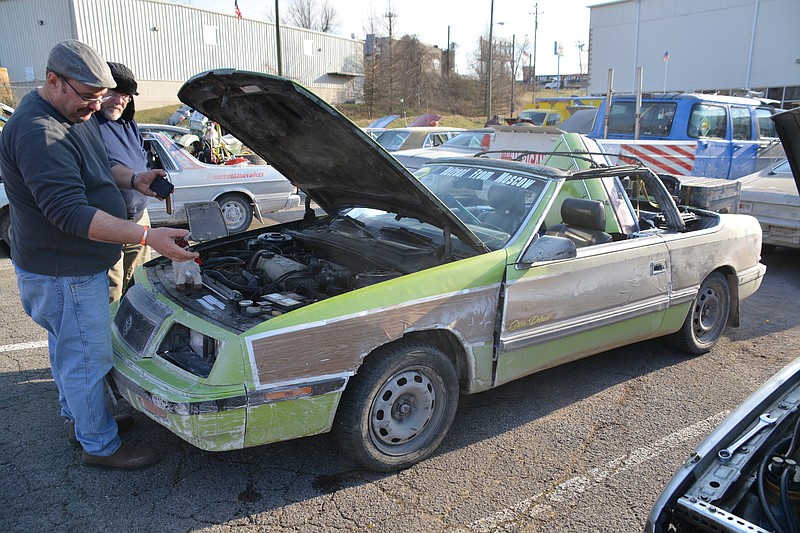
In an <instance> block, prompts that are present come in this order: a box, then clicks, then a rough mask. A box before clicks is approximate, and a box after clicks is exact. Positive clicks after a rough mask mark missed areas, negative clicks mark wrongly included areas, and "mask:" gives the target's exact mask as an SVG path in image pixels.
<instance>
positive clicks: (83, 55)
mask: <svg viewBox="0 0 800 533" xmlns="http://www.w3.org/2000/svg"><path fill="white" fill-rule="evenodd" d="M47 68H48V69H49V70H52V71H53V72H55V73H57V74H61V75H62V76H65V77H67V78H72V79H73V80H75V81H78V82H80V83H83V84H85V85H89V86H90V87H103V88H114V87H116V85H117V82H115V81H114V78H113V76H111V69H109V68H108V64H106V62H105V60H104V59H103V58H102V57H100V54H98V53H97V52H96V51H95V50H94V48H92V47H91V46H89V45H88V44H85V43H82V42H80V41H76V40H74V39H69V40H66V41H62V42H60V43H58V44H57V45H55V46H54V47H53V49H52V50H50V57H48V58H47Z"/></svg>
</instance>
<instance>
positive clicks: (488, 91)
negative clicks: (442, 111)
mask: <svg viewBox="0 0 800 533" xmlns="http://www.w3.org/2000/svg"><path fill="white" fill-rule="evenodd" d="M493 29H494V0H492V3H491V6H490V11H489V64H488V65H487V67H486V69H487V76H486V78H487V80H486V85H487V89H486V122H489V121H490V120H492V46H493V44H492V30H493Z"/></svg>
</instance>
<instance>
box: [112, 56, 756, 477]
mask: <svg viewBox="0 0 800 533" xmlns="http://www.w3.org/2000/svg"><path fill="white" fill-rule="evenodd" d="M179 95H180V97H181V98H182V99H183V100H184V101H185V102H187V103H188V104H190V105H192V107H194V108H195V109H198V110H200V111H202V112H203V113H204V114H207V115H208V116H210V117H213V119H214V120H216V121H219V123H220V124H221V125H222V126H224V127H226V128H227V129H229V130H231V131H232V132H233V133H234V134H236V135H237V137H240V138H241V139H242V140H243V141H244V142H245V143H246V144H247V145H248V146H251V147H252V148H253V149H254V150H255V151H256V152H258V153H259V154H260V155H262V156H263V157H265V158H266V159H268V160H270V161H272V162H273V163H274V164H275V166H276V168H278V169H279V170H280V171H281V172H282V173H283V174H284V175H285V176H287V178H288V179H289V180H290V181H291V182H292V183H293V184H295V185H297V186H298V187H300V188H301V189H302V190H303V191H305V192H306V193H307V195H308V197H309V198H310V199H311V200H313V201H315V202H316V203H317V204H319V205H320V206H321V207H322V208H323V209H324V211H325V212H326V216H323V217H316V216H314V214H313V213H311V212H308V213H306V216H305V217H304V220H301V221H297V222H291V223H287V224H282V225H279V226H273V227H269V228H264V229H259V230H252V231H249V232H247V233H244V234H241V235H236V236H230V237H226V238H223V239H219V240H216V241H211V242H208V243H204V244H201V245H198V246H197V247H196V249H197V250H198V252H199V253H200V256H201V259H202V262H203V267H202V268H203V288H198V289H191V290H189V291H185V290H180V289H178V288H177V286H176V284H175V281H174V276H173V272H172V266H171V264H170V262H169V261H166V260H164V259H163V258H162V259H156V260H154V261H151V262H150V263H148V264H147V265H145V266H144V267H143V268H140V269H138V270H137V271H136V275H135V283H134V284H133V286H132V287H131V288H129V290H128V291H127V292H126V293H125V295H124V297H123V299H122V301H121V302H120V304H119V307H118V309H117V310H116V313H115V316H114V327H113V331H112V336H113V339H114V352H115V369H114V371H113V381H114V383H115V385H116V388H117V390H118V391H119V392H120V394H121V395H122V396H124V397H125V398H126V399H127V400H128V401H129V402H130V403H131V404H132V405H134V406H135V407H136V408H137V409H140V410H141V411H143V412H145V413H146V414H147V415H148V416H150V417H151V418H152V419H154V420H156V421H157V422H159V423H160V424H162V425H164V426H165V427H167V428H169V429H170V430H171V431H173V432H175V433H176V434H178V435H179V436H181V437H182V438H184V439H186V440H187V441H189V442H192V443H193V444H195V445H197V446H199V447H201V448H203V449H207V450H230V449H236V448H241V447H244V446H254V445H258V444H265V443H269V442H275V441H277V440H284V439H288V438H297V437H302V436H306V435H312V434H315V433H320V432H325V431H329V430H333V432H334V436H335V437H336V439H337V440H338V441H339V443H340V445H341V446H342V448H343V449H345V450H346V451H348V453H350V454H351V455H352V456H353V457H354V458H355V459H356V460H357V461H359V462H360V463H361V464H363V465H365V466H367V467H368V468H372V469H375V470H383V471H388V470H395V469H398V468H405V467H407V466H409V465H411V464H414V463H416V462H418V461H420V460H422V459H424V458H426V457H428V456H429V455H430V454H432V453H433V452H434V451H435V450H436V448H437V446H438V445H439V443H441V441H442V439H444V437H445V435H446V433H447V430H448V428H449V426H450V423H451V422H452V420H453V417H454V415H455V410H456V407H457V404H458V398H459V395H460V394H462V393H476V392H480V391H485V390H488V389H490V388H492V387H496V386H499V385H501V384H503V383H506V382H508V381H510V380H513V379H516V378H518V377H521V376H524V375H528V374H530V373H532V372H536V371H539V370H542V369H544V368H548V367H550V366H554V365H557V364H561V363H564V362H566V361H570V360H573V359H576V358H578V357H584V356H587V355H591V354H594V353H597V352H599V351H602V350H606V349H609V348H612V347H615V346H621V345H624V344H628V343H631V342H636V341H639V340H644V339H649V338H653V337H657V336H662V335H666V334H677V335H678V340H679V341H680V342H681V343H683V344H684V345H686V347H687V349H688V350H690V351H692V352H693V353H703V352H705V351H708V350H709V349H710V348H711V346H713V344H714V343H715V342H716V340H717V339H718V338H719V336H720V335H721V333H722V329H723V328H724V327H725V325H726V324H728V323H730V324H732V325H735V324H736V321H737V320H738V309H739V301H740V299H742V298H746V297H747V296H749V295H750V294H752V293H753V292H754V291H755V290H757V289H758V286H759V284H760V282H761V279H762V277H763V275H764V271H765V267H764V266H763V265H761V264H760V263H759V255H758V250H759V249H760V245H761V241H760V228H759V226H758V223H757V222H756V221H755V219H753V218H752V217H748V216H742V215H720V214H717V213H712V212H708V211H702V210H696V209H691V208H687V207H683V208H678V207H677V206H676V205H675V204H674V202H673V201H672V198H671V197H670V195H669V193H668V191H667V190H666V189H665V188H664V186H663V185H662V184H661V182H660V180H659V179H658V177H657V176H655V174H653V173H652V172H651V171H650V170H649V169H647V168H645V167H640V166H624V167H606V166H603V165H605V163H606V160H605V157H604V156H603V155H601V154H597V155H593V153H596V152H597V146H596V144H594V143H593V142H592V141H591V140H587V139H585V138H582V137H581V136H579V135H575V134H565V135H559V141H558V143H557V145H556V146H555V147H554V148H555V152H556V153H555V154H554V155H550V156H549V157H547V158H546V159H545V163H546V164H547V165H548V166H541V165H533V164H528V163H524V162H520V161H509V160H502V159H493V158H489V157H480V158H476V157H473V158H451V159H437V160H435V161H431V162H430V163H428V164H426V165H425V166H423V167H422V168H420V169H419V170H418V171H417V172H416V173H415V175H411V174H410V173H409V172H408V171H407V170H406V169H404V168H403V167H402V166H401V165H400V164H398V163H397V161H396V160H395V159H394V158H393V157H392V156H391V155H389V154H388V153H387V152H386V151H384V150H383V149H382V148H380V147H379V146H378V145H377V144H376V143H375V142H374V141H373V140H372V139H370V138H369V137H368V136H367V135H366V134H365V133H364V132H363V131H361V130H360V129H358V128H356V127H355V126H353V125H352V123H350V121H348V120H347V119H345V118H344V117H343V116H341V115H340V114H339V113H338V112H337V111H335V110H334V109H333V108H331V107H330V106H329V105H328V104H326V103H325V102H324V101H322V100H321V99H319V98H318V97H316V96H315V95H313V94H311V93H309V92H308V91H307V90H305V89H304V88H302V87H301V86H299V85H297V84H296V83H293V82H291V81H288V80H285V79H282V78H278V77H275V76H270V75H266V74H256V73H248V72H238V71H213V72H209V73H205V74H202V75H198V76H196V77H195V78H193V79H191V80H189V81H188V82H187V83H186V84H185V85H184V87H183V88H182V89H181V91H180V92H179ZM240 117H252V118H253V120H256V121H257V123H259V124H261V125H267V127H264V128H258V129H256V128H251V127H250V125H249V122H248V121H242V120H241V119H240ZM634 193H635V194H634ZM729 287H730V288H729ZM698 324H699V325H698Z"/></svg>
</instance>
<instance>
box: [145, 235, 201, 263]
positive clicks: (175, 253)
mask: <svg viewBox="0 0 800 533" xmlns="http://www.w3.org/2000/svg"><path fill="white" fill-rule="evenodd" d="M187 235H189V230H185V229H177V228H150V229H149V230H148V232H147V246H149V247H151V248H152V249H153V250H155V251H156V252H158V253H159V254H161V255H163V256H164V257H168V258H169V259H172V260H173V261H190V260H192V259H195V258H197V257H199V255H200V254H198V253H197V252H190V251H188V250H184V249H183V248H181V247H180V246H178V245H177V244H176V243H175V239H183V238H184V237H186V236H187Z"/></svg>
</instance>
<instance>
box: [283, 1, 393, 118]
mask: <svg viewBox="0 0 800 533" xmlns="http://www.w3.org/2000/svg"><path fill="white" fill-rule="evenodd" d="M275 1H276V2H277V0H275ZM383 16H384V17H386V18H387V19H389V113H390V114H391V112H392V107H393V103H394V61H392V41H393V40H394V35H393V33H392V25H393V22H394V19H395V17H396V16H397V15H396V14H395V13H393V12H391V11H387V12H386V14H384V15H383ZM403 108H404V109H405V106H403Z"/></svg>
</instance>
